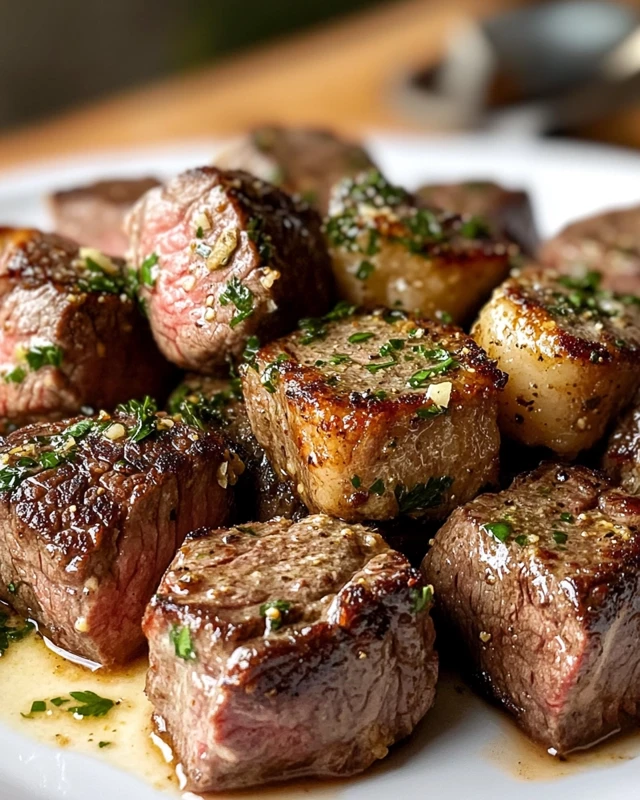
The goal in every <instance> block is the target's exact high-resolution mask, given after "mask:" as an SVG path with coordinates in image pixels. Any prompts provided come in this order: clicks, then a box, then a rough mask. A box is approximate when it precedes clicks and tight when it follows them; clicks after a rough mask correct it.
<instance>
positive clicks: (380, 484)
mask: <svg viewBox="0 0 640 800" xmlns="http://www.w3.org/2000/svg"><path fill="white" fill-rule="evenodd" d="M384 493H385V488H384V481H383V480H382V478H378V479H377V480H375V481H374V482H373V483H372V484H371V486H370V487H369V494H377V495H378V497H381V496H382V495H383V494H384Z"/></svg>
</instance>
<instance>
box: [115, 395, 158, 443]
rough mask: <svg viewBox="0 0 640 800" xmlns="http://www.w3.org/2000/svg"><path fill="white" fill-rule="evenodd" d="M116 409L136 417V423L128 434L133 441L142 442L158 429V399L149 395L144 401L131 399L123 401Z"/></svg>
mask: <svg viewBox="0 0 640 800" xmlns="http://www.w3.org/2000/svg"><path fill="white" fill-rule="evenodd" d="M116 410H117V411H120V412H121V413H123V414H129V415H130V416H132V417H135V422H134V425H133V427H132V428H130V429H129V431H128V434H127V436H128V438H129V439H130V440H131V441H132V442H141V441H142V440H143V439H146V437H147V436H149V435H151V434H152V433H153V432H154V431H155V430H156V422H157V419H156V412H157V410H158V406H157V404H156V401H155V400H153V398H151V397H149V395H147V396H146V397H145V398H144V399H143V400H142V401H140V400H129V402H127V403H121V404H120V405H119V406H118V407H117V409H116Z"/></svg>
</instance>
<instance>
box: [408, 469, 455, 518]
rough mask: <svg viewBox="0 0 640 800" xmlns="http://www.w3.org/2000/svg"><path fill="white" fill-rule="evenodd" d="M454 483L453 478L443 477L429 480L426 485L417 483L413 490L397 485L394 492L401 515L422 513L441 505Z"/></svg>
mask: <svg viewBox="0 0 640 800" xmlns="http://www.w3.org/2000/svg"><path fill="white" fill-rule="evenodd" d="M452 483H453V478H451V477H449V476H448V475H442V476H440V477H438V478H434V477H432V478H429V480H428V481H427V482H426V483H416V485H415V486H414V487H413V488H412V489H407V488H406V486H403V485H402V484H401V483H399V484H397V485H396V488H395V490H394V491H395V496H396V501H397V503H398V509H399V511H400V513H401V514H409V513H411V512H420V511H424V510H425V509H427V508H433V507H434V506H438V505H440V503H441V502H442V497H443V495H444V493H445V492H446V491H447V489H448V488H449V487H450V486H451V484H452Z"/></svg>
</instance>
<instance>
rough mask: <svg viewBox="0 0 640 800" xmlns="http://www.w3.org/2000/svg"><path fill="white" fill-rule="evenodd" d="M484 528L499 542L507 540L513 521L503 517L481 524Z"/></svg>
mask: <svg viewBox="0 0 640 800" xmlns="http://www.w3.org/2000/svg"><path fill="white" fill-rule="evenodd" d="M480 527H481V528H482V530H484V531H487V533H490V534H491V535H492V536H493V537H495V538H496V539H497V540H498V541H499V542H506V541H507V539H508V538H509V534H510V533H511V523H510V522H509V521H508V520H506V519H501V520H499V521H498V522H485V523H484V525H481V526H480Z"/></svg>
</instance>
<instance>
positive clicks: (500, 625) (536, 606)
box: [423, 464, 640, 753]
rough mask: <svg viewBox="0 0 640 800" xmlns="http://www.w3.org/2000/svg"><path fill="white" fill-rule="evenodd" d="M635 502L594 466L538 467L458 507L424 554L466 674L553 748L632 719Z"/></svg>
mask: <svg viewBox="0 0 640 800" xmlns="http://www.w3.org/2000/svg"><path fill="white" fill-rule="evenodd" d="M639 512H640V503H638V500H637V499H636V498H630V497H628V496H624V495H622V494H620V493H618V492H612V491H610V484H609V483H608V482H607V480H606V479H605V478H604V477H603V476H602V475H601V474H600V473H597V472H594V471H592V470H589V469H587V468H585V467H564V466H558V465H553V464H551V465H545V466H542V467H540V468H539V469H538V470H536V471H534V472H533V473H531V474H529V475H525V476H521V477H520V478H518V479H516V481H515V482H514V484H513V485H512V487H511V488H510V489H508V490H506V491H504V492H501V493H500V494H485V495H482V496H481V497H478V498H477V499H476V500H474V501H473V502H471V503H469V504H468V505H466V506H464V507H462V508H459V509H457V510H456V511H455V512H454V513H453V514H452V515H451V517H450V518H449V520H448V521H447V523H446V524H445V525H444V527H443V528H442V529H441V530H440V531H439V532H438V534H437V535H436V537H435V540H434V544H433V546H432V548H431V550H430V551H429V553H428V554H427V556H426V558H425V561H424V563H423V573H424V575H425V579H426V580H427V581H429V582H430V583H432V584H433V585H434V587H435V594H436V598H437V602H438V608H439V612H440V613H441V616H442V621H443V624H444V625H448V626H450V627H451V629H452V630H454V631H456V632H457V634H458V636H459V638H460V640H461V643H462V644H463V647H464V652H465V654H466V655H467V658H468V657H470V658H471V662H472V665H473V669H474V671H475V672H476V675H477V676H478V677H479V678H480V680H481V681H482V682H483V683H484V684H485V687H486V688H487V690H488V691H489V692H490V693H492V694H493V696H494V697H495V698H496V699H497V700H498V701H499V702H500V703H502V704H503V705H504V706H505V707H506V708H507V709H508V710H509V711H510V712H511V713H512V714H514V715H515V717H516V719H517V721H518V723H519V724H520V725H521V726H522V727H523V728H524V730H525V731H526V732H527V733H528V734H529V735H530V736H531V737H532V738H534V739H535V740H537V741H539V742H541V743H542V744H543V745H545V746H546V747H548V748H552V749H553V750H554V751H556V752H558V753H566V752H569V751H571V750H573V749H575V748H578V747H587V746H589V745H593V744H595V743H596V742H597V741H599V740H600V739H602V738H603V737H604V736H606V735H608V734H610V733H612V732H614V731H617V730H618V729H620V728H621V727H623V726H624V725H625V724H627V723H628V722H629V721H630V720H637V718H638V703H639V701H640V658H639V656H638V642H639V637H640V593H639V589H640V581H639V574H640V528H639V527H638V526H639V525H640V516H639ZM463 663H464V661H463Z"/></svg>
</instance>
